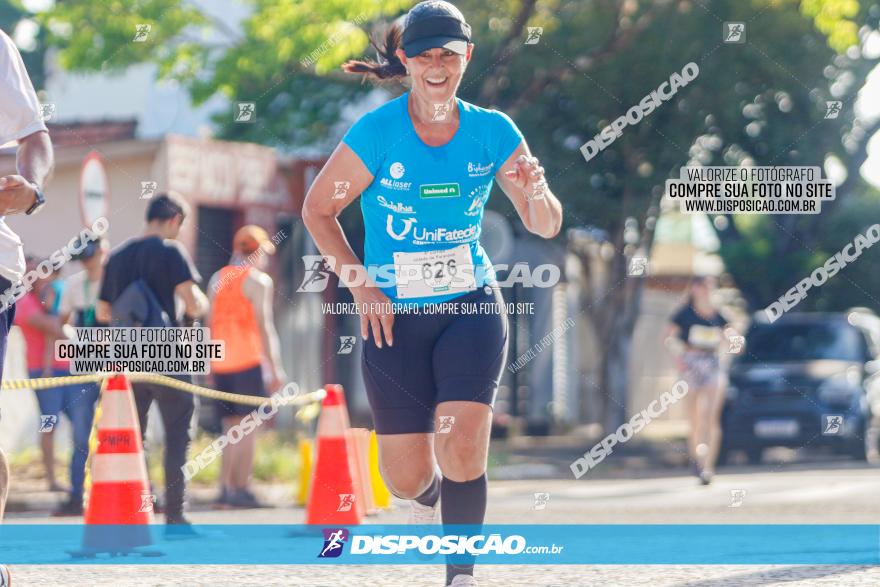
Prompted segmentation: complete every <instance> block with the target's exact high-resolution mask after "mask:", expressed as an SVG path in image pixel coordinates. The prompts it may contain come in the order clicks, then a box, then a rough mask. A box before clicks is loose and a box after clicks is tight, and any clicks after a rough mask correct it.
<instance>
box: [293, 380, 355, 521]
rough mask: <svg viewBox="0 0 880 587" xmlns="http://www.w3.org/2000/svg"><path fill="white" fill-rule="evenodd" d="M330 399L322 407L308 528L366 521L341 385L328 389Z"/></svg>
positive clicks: (325, 398) (331, 386)
mask: <svg viewBox="0 0 880 587" xmlns="http://www.w3.org/2000/svg"><path fill="white" fill-rule="evenodd" d="M324 390H325V391H326V392H327V395H326V396H325V397H324V401H323V402H322V403H321V415H320V416H319V417H318V433H317V438H316V442H315V444H316V451H317V458H316V459H315V472H314V475H313V476H312V486H311V491H310V492H309V504H308V507H307V512H306V524H334V525H341V526H347V525H354V524H360V523H361V519H362V518H363V515H364V514H363V504H362V503H360V502H361V501H362V500H363V496H361V498H360V499H358V493H360V490H359V489H357V486H358V485H359V483H357V479H358V473H357V468H356V467H354V468H352V464H353V463H354V461H353V460H352V458H351V457H350V455H352V447H351V446H350V443H349V442H348V440H347V438H346V437H347V434H346V431H347V430H348V410H346V407H345V395H343V392H342V386H341V385H325V386H324Z"/></svg>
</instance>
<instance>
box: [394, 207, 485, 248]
mask: <svg viewBox="0 0 880 587" xmlns="http://www.w3.org/2000/svg"><path fill="white" fill-rule="evenodd" d="M417 222H418V220H416V219H415V218H401V219H400V222H397V221H396V218H395V216H394V215H393V214H389V215H388V218H387V219H386V221H385V231H386V232H387V233H388V236H390V237H391V238H393V239H394V240H397V241H402V240H404V239H405V238H406V237H407V235H409V234H410V231H412V243H413V244H414V245H432V244H436V243H467V242H470V241H473V240H476V239H477V238H478V237H479V233H480V226H479V225H478V224H473V225H471V226H468V227H467V228H453V229H449V228H433V229H427V228H419V227H418V226H414V225H415V224H416V223H417ZM399 224H403V228H402V229H400V230H398V229H397V226H398V225H399Z"/></svg>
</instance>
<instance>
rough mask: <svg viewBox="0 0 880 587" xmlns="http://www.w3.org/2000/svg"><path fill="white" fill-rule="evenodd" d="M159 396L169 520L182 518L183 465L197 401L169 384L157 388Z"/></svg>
mask: <svg viewBox="0 0 880 587" xmlns="http://www.w3.org/2000/svg"><path fill="white" fill-rule="evenodd" d="M155 397H156V403H157V404H159V413H160V414H161V415H162V424H163V426H164V428H165V520H166V522H169V523H174V522H180V521H183V497H184V490H185V489H186V480H185V478H184V476H183V465H184V463H186V453H187V450H188V449H189V443H190V440H191V438H190V434H189V427H190V420H192V415H193V412H194V411H195V401H194V400H193V396H192V395H191V394H189V393H186V392H182V391H179V390H177V389H171V388H166V387H162V388H160V389H157V390H156V393H155Z"/></svg>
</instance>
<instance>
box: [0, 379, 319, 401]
mask: <svg viewBox="0 0 880 587" xmlns="http://www.w3.org/2000/svg"><path fill="white" fill-rule="evenodd" d="M125 375H126V377H128V380H129V382H131V383H155V384H158V385H164V386H166V387H171V388H174V389H179V390H180V391H185V392H186V393H191V394H193V395H199V396H202V397H207V398H211V399H216V400H221V401H227V402H232V403H236V404H245V405H249V406H254V407H258V406H261V405H263V404H264V403H266V401H267V399H268V398H266V397H261V396H254V395H242V394H239V393H230V392H228V391H219V390H217V389H211V388H209V387H202V386H201V385H195V384H194V383H187V382H185V381H180V380H179V379H174V378H173V377H168V376H167V375H159V374H156V373H126V374H125ZM108 376H109V374H96V375H68V376H66V377H39V378H36V379H11V380H6V381H4V382H3V384H2V386H0V389H47V388H50V387H58V386H59V385H75V384H78V383H97V382H99V381H103V380H104V378H105V377H108ZM325 395H326V392H325V391H324V390H323V389H319V390H317V391H313V392H311V393H306V394H303V395H296V396H294V397H291V398H284V397H282V396H279V397H278V400H277V402H276V403H277V405H279V406H308V405H310V404H314V403H318V402H320V401H321V400H323V399H324V396H325Z"/></svg>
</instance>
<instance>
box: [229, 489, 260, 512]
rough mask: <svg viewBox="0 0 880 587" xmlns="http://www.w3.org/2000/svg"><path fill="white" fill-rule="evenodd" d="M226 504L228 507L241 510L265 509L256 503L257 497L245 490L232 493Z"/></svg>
mask: <svg viewBox="0 0 880 587" xmlns="http://www.w3.org/2000/svg"><path fill="white" fill-rule="evenodd" d="M226 503H227V504H229V506H230V507H233V508H236V509H243V510H248V509H256V508H262V507H266V506H264V505H263V504H261V503H260V502H259V501H257V497H256V496H255V495H254V494H253V493H251V492H250V491H248V490H247V489H239V490H237V491H233V492H232V494H231V495H230V496H229V500H228V501H227V502H226Z"/></svg>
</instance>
